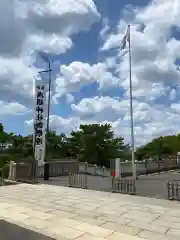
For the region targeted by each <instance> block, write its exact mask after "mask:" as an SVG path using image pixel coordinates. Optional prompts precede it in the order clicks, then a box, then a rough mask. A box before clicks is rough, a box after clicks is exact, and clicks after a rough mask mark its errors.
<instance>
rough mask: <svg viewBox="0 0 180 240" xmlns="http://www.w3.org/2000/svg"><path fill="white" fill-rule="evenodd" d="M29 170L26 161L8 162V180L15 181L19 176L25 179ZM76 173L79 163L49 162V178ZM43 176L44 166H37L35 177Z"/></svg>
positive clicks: (73, 160)
mask: <svg viewBox="0 0 180 240" xmlns="http://www.w3.org/2000/svg"><path fill="white" fill-rule="evenodd" d="M17 167H18V168H17ZM30 168H31V164H28V162H26V161H24V162H18V163H15V162H10V166H9V177H8V179H9V180H11V181H15V180H17V178H19V175H23V177H24V178H25V177H26V175H27V174H30V172H31V169H30ZM78 172H79V163H78V161H77V160H76V159H70V160H66V159H63V160H61V161H51V162H49V176H50V177H58V176H65V175H68V174H69V173H78ZM30 175H31V174H30ZM43 176H44V165H42V166H37V168H36V177H37V178H42V177H43ZM20 177H22V176H20ZM27 177H28V176H27ZM30 177H31V176H29V178H30Z"/></svg>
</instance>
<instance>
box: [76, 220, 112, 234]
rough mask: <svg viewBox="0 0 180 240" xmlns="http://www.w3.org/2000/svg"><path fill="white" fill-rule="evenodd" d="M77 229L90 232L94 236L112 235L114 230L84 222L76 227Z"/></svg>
mask: <svg viewBox="0 0 180 240" xmlns="http://www.w3.org/2000/svg"><path fill="white" fill-rule="evenodd" d="M75 229H78V230H80V231H83V232H85V233H89V234H91V235H93V236H97V237H102V238H103V237H104V238H105V237H107V236H108V235H110V234H111V233H112V232H113V231H112V230H108V229H105V228H102V227H97V226H93V225H90V224H88V223H82V224H80V225H78V226H76V227H75Z"/></svg>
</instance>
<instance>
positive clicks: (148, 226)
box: [128, 221, 169, 234]
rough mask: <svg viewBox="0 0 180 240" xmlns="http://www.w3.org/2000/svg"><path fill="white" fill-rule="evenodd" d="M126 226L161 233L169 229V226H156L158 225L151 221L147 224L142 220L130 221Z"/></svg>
mask: <svg viewBox="0 0 180 240" xmlns="http://www.w3.org/2000/svg"><path fill="white" fill-rule="evenodd" d="M128 226H131V227H136V228H141V229H144V230H148V231H152V232H156V233H161V234H165V233H166V232H167V231H168V230H169V227H165V226H158V225H156V224H154V223H153V222H152V223H151V224H149V223H146V222H143V221H132V222H130V223H129V224H128Z"/></svg>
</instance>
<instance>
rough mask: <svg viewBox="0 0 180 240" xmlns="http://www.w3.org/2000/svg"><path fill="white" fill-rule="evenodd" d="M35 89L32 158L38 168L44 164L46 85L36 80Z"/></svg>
mask: <svg viewBox="0 0 180 240" xmlns="http://www.w3.org/2000/svg"><path fill="white" fill-rule="evenodd" d="M35 88H36V90H35V116H34V136H33V140H34V141H35V142H34V147H35V151H34V152H35V156H34V157H35V159H36V161H37V163H38V166H41V165H43V164H44V158H45V150H46V149H45V148H46V118H47V116H46V115H47V114H46V113H47V111H46V106H47V103H46V84H45V82H44V81H43V80H36V84H35Z"/></svg>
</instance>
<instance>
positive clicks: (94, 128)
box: [68, 124, 126, 166]
mask: <svg viewBox="0 0 180 240" xmlns="http://www.w3.org/2000/svg"><path fill="white" fill-rule="evenodd" d="M68 141H69V146H71V150H72V151H73V152H74V154H80V155H81V157H82V161H87V162H89V163H91V164H98V165H105V166H108V165H109V160H110V159H112V158H116V157H119V156H121V155H122V151H124V149H125V148H126V146H125V145H124V139H123V138H115V137H114V132H113V131H112V129H111V125H109V124H104V125H101V124H89V125H80V130H79V131H76V132H72V133H71V136H70V138H69V139H68Z"/></svg>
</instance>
